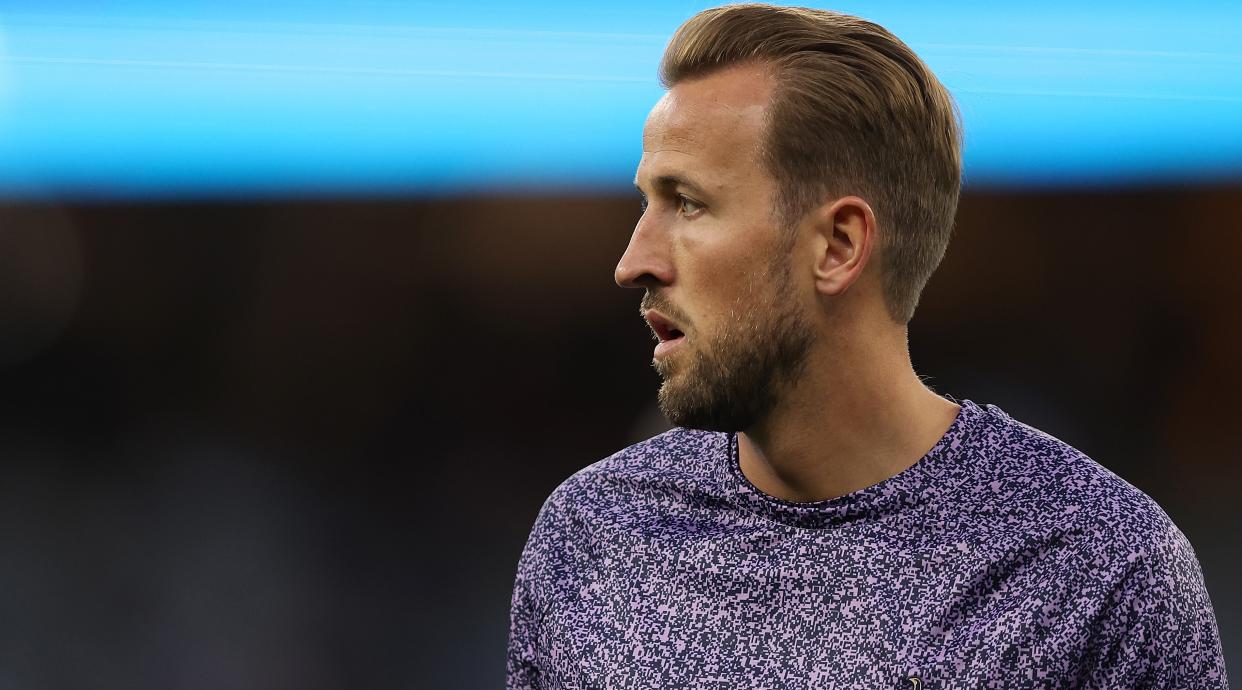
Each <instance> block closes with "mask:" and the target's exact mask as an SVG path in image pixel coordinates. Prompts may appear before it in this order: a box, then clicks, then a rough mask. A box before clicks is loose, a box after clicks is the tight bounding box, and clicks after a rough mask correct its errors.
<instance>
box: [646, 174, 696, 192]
mask: <svg viewBox="0 0 1242 690" xmlns="http://www.w3.org/2000/svg"><path fill="white" fill-rule="evenodd" d="M654 182H655V186H656V187H657V188H660V189H675V188H677V187H685V188H686V189H689V190H690V191H692V192H694V193H695V194H700V195H705V194H706V192H705V191H704V190H703V188H702V187H700V186H698V185H697V184H695V183H693V182H691V181H690V180H687V179H686V178H684V177H682V176H681V175H660V176H659V177H657V178H655V180H654ZM634 188H635V189H637V190H638V193H639V194H642V193H643V189H642V187H640V186H639V184H638V180H637V179H636V180H634Z"/></svg>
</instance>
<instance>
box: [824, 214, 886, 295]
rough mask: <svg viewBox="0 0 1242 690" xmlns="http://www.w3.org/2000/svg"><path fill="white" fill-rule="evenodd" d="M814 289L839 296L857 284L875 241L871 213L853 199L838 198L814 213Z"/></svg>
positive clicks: (873, 218) (874, 229)
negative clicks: (815, 250) (815, 249)
mask: <svg viewBox="0 0 1242 690" xmlns="http://www.w3.org/2000/svg"><path fill="white" fill-rule="evenodd" d="M811 222H813V223H815V225H816V227H815V231H816V246H817V249H818V250H819V251H818V252H817V256H816V264H815V287H816V289H818V290H819V292H820V293H822V294H825V295H834V296H835V295H840V294H842V293H844V292H845V291H846V290H848V289H849V288H850V286H851V285H853V284H854V283H855V282H857V281H858V279H859V277H860V276H861V275H862V271H863V268H865V267H866V265H867V263H868V260H869V259H870V257H871V251H872V249H873V248H874V245H875V240H876V222H875V214H874V213H873V212H872V211H871V206H870V205H868V204H867V202H866V201H864V200H862V199H861V198H859V197H856V196H847V197H841V198H840V199H837V200H835V201H833V202H832V203H831V204H827V205H825V206H824V207H823V208H821V209H818V210H816V211H815V212H814V213H813V215H812V216H811Z"/></svg>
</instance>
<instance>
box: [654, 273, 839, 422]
mask: <svg viewBox="0 0 1242 690" xmlns="http://www.w3.org/2000/svg"><path fill="white" fill-rule="evenodd" d="M783 263H784V262H780V261H774V262H773V264H772V265H770V266H769V267H768V269H767V270H766V271H765V272H764V273H763V274H761V275H759V276H752V279H751V280H750V281H749V283H748V288H747V290H746V291H745V292H744V296H743V297H742V298H740V299H739V300H738V302H737V303H736V304H735V305H734V306H733V309H732V310H731V311H730V315H729V320H728V321H727V322H725V323H724V325H723V326H721V327H720V329H719V330H718V331H717V332H716V333H714V334H711V336H709V337H703V336H701V335H699V334H697V333H696V334H695V335H696V336H698V337H696V338H695V340H696V341H698V342H687V343H686V345H690V346H691V347H692V348H693V349H692V350H690V351H686V352H682V353H679V354H680V357H668V358H665V359H663V360H657V361H656V362H655V363H654V367H655V370H656V372H657V373H658V374H659V375H660V377H661V378H663V379H664V382H663V384H662V385H661V386H660V393H659V396H658V402H659V406H660V411H661V412H662V413H664V416H665V417H667V418H668V420H669V421H670V422H671V423H673V424H674V425H676V426H680V427H686V428H690V429H702V430H704V431H725V432H736V431H742V430H745V429H749V428H751V427H753V426H754V425H755V424H757V423H758V422H760V421H762V420H763V419H765V418H766V417H767V416H768V414H769V413H770V412H771V411H772V409H773V408H774V407H775V406H776V404H777V402H779V400H780V395H781V393H782V392H783V391H785V390H787V389H789V388H791V387H793V386H795V385H796V384H797V382H798V379H799V378H800V377H801V376H802V374H803V372H804V370H805V368H806V360H807V356H808V354H809V352H810V349H811V345H812V344H813V343H814V342H815V329H814V327H813V325H812V324H811V322H810V319H809V318H807V316H806V315H805V314H803V313H802V312H801V311H799V309H798V303H797V300H796V299H795V297H794V290H793V286H792V282H791V280H790V277H789V276H790V271H789V270H788V267H786V266H784V265H778V264H783ZM643 305H644V307H645V308H646V307H656V308H660V309H662V310H668V309H669V308H670V307H671V306H672V305H669V304H668V303H667V302H664V301H663V300H661V299H659V297H658V296H653V295H652V294H651V293H648V294H647V296H646V297H644V299H643ZM672 313H674V314H675V313H676V311H675V310H673V311H672Z"/></svg>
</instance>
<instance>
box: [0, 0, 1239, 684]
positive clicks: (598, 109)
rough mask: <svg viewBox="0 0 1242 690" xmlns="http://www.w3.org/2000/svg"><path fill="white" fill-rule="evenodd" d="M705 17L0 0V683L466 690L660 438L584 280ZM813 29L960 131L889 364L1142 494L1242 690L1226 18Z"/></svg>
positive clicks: (1233, 176)
mask: <svg viewBox="0 0 1242 690" xmlns="http://www.w3.org/2000/svg"><path fill="white" fill-rule="evenodd" d="M706 6H708V3H702V2H664V3H655V2H647V1H637V2H632V3H628V4H626V5H625V6H619V5H603V4H600V5H598V6H591V5H584V4H578V3H568V2H544V3H534V4H530V5H517V4H512V3H501V2H495V1H487V2H473V3H468V4H464V5H453V4H449V3H422V2H413V3H399V2H395V1H381V0H374V1H371V2H358V3H329V2H324V1H320V0H283V1H278V2H268V3H242V2H237V1H226V0H219V1H217V2H158V3H157V2H153V1H147V2H137V1H131V2H115V3H108V4H107V6H106V7H103V6H100V4H99V3H89V2H57V1H55V0H50V1H45V2H39V3H35V2H17V1H14V0H0V471H2V473H3V474H2V475H0V477H2V478H0V515H3V519H0V617H2V618H3V620H4V625H3V626H2V627H0V629H2V630H3V632H0V690H3V689H4V688H35V687H38V688H51V687H109V688H113V687H163V688H187V689H188V688H213V689H225V690H227V689H232V688H238V689H241V688H298V689H300V690H308V689H313V688H340V687H359V688H371V687H374V688H390V687H391V688H398V687H402V688H408V687H426V688H482V687H498V686H500V685H501V684H502V682H503V664H504V647H505V640H506V635H507V625H508V601H509V594H510V587H511V584H512V576H513V572H514V568H515V566H516V562H517V557H518V555H519V553H520V551H521V548H522V545H523V542H524V540H525V537H526V534H527V531H528V529H529V527H530V524H531V522H532V521H533V519H534V516H535V513H536V512H537V510H538V509H539V506H540V504H541V502H542V501H543V499H544V497H546V496H547V494H548V493H549V492H550V491H551V490H552V489H553V488H554V487H555V486H556V485H557V484H558V483H559V482H560V481H561V480H562V479H564V478H565V477H566V476H568V475H569V474H571V473H572V472H573V471H575V470H576V469H578V468H580V467H582V466H585V465H587V464H589V463H591V462H594V461H595V460H598V459H600V458H602V457H605V456H606V455H608V454H610V453H611V452H613V451H615V450H617V449H619V448H621V447H623V446H624V445H626V444H628V443H630V442H632V441H635V440H638V439H640V438H644V437H646V436H647V435H650V434H651V433H654V432H655V431H658V430H660V429H661V428H662V422H661V420H660V418H659V415H658V413H656V412H655V410H654V394H655V389H656V386H657V384H658V379H657V377H656V376H655V374H654V373H653V372H651V371H650V369H649V367H648V365H647V362H648V361H649V359H650V340H649V336H648V335H647V333H646V330H645V327H644V326H643V324H642V323H641V322H640V320H639V318H638V316H637V302H638V298H639V294H638V293H636V292H630V291H624V290H621V289H619V288H616V287H615V286H614V285H613V284H612V279H611V276H612V268H613V266H614V264H615V262H616V260H617V258H618V257H619V256H620V253H621V251H622V250H623V249H624V246H625V243H626V241H627V239H628V234H629V231H630V230H631V228H632V226H633V223H634V221H635V220H636V219H637V216H638V203H637V199H636V198H635V195H634V193H633V192H632V189H631V185H630V180H631V179H632V174H633V168H634V166H635V165H636V163H637V160H638V155H639V150H640V142H639V136H640V132H641V127H642V121H643V118H644V117H645V114H646V111H647V109H648V108H649V107H650V105H651V104H652V103H653V102H654V101H655V100H656V99H657V98H658V97H659V94H660V87H659V85H658V84H657V83H656V80H655V65H656V62H657V60H658V57H659V54H660V51H661V49H662V47H663V45H664V42H665V41H666V40H667V38H668V36H669V35H670V34H671V32H672V31H673V30H674V29H675V28H676V26H677V25H678V24H679V23H680V22H681V21H683V20H684V19H685V18H687V17H688V16H690V15H691V14H693V13H694V12H695V11H697V10H699V9H702V8H703V7H706ZM833 9H840V10H844V11H848V12H852V13H857V14H860V15H862V16H865V17H868V18H871V19H874V20H877V21H879V22H881V23H882V24H885V25H886V26H888V27H889V28H891V29H893V30H894V31H895V32H896V33H897V34H898V35H899V36H901V37H903V38H904V39H905V40H906V41H907V42H908V43H910V44H911V45H912V46H913V47H914V48H915V49H916V50H917V51H919V52H920V53H921V54H922V55H923V56H924V58H925V59H926V60H927V61H928V63H929V64H930V65H931V66H932V68H933V69H934V70H936V72H937V73H938V74H939V75H940V77H941V79H942V80H943V81H944V82H945V84H946V85H947V86H948V87H949V88H950V90H951V91H953V92H954V94H955V96H956V97H957V98H958V100H959V105H960V107H961V111H962V115H963V120H964V123H965V127H966V133H967V139H966V145H967V158H966V161H967V162H966V178H967V184H966V191H965V195H964V198H963V200H962V207H961V212H960V216H959V222H958V230H957V235H956V238H955V240H954V243H953V245H952V246H951V247H950V250H949V255H948V257H947V259H946V261H945V263H944V265H943V267H942V268H941V270H940V272H939V273H938V274H937V277H936V278H934V279H933V281H932V283H931V285H930V287H929V289H928V292H927V293H926V296H925V297H924V301H923V305H922V307H921V310H920V312H919V315H918V316H917V317H916V319H915V321H914V323H913V325H912V330H911V343H912V351H913V355H914V359H915V364H916V368H918V370H919V371H920V373H922V374H925V375H927V376H929V377H930V382H931V384H932V385H933V387H935V388H936V389H937V390H939V391H941V392H945V393H950V394H952V395H954V396H955V397H958V398H971V399H973V400H976V401H978V402H986V403H996V404H998V405H1000V406H1001V407H1003V408H1005V409H1006V410H1007V411H1008V412H1009V413H1010V414H1012V415H1014V416H1015V417H1017V418H1019V419H1021V420H1023V421H1026V422H1028V423H1031V424H1033V425H1035V426H1038V427H1040V428H1043V429H1045V430H1047V431H1049V432H1050V433H1053V434H1055V435H1057V436H1059V437H1061V438H1063V439H1065V440H1066V441H1068V442H1070V443H1072V444H1074V445H1076V446H1078V447H1079V448H1081V449H1083V450H1084V451H1086V452H1087V453H1089V454H1090V455H1092V456H1093V457H1094V458H1095V459H1096V460H1098V461H1100V462H1101V463H1103V464H1104V465H1105V466H1107V467H1109V468H1111V469H1113V470H1114V471H1115V472H1117V473H1118V474H1120V475H1121V476H1122V477H1124V478H1125V479H1127V480H1128V481H1130V482H1131V483H1133V484H1135V485H1137V486H1138V487H1140V488H1142V489H1143V490H1144V491H1146V492H1147V493H1149V494H1150V495H1152V496H1153V497H1154V498H1156V499H1157V500H1158V501H1159V502H1160V503H1161V505H1162V506H1164V508H1165V509H1166V511H1167V512H1168V513H1169V514H1170V515H1171V516H1172V517H1173V518H1174V519H1175V520H1176V521H1177V523H1178V524H1179V525H1180V526H1181V528H1182V530H1183V531H1184V532H1185V533H1186V534H1187V536H1188V537H1189V538H1190V540H1191V542H1192V543H1193V544H1194V545H1195V547H1196V550H1197V553H1198V554H1199V558H1200V561H1201V563H1202V566H1203V570H1204V575H1205V577H1206V580H1207V584H1208V588H1209V591H1210V593H1211V595H1212V598H1213V602H1214V603H1215V606H1216V612H1217V618H1218V621H1219V623H1220V628H1221V633H1222V636H1223V639H1224V644H1225V651H1226V657H1227V659H1229V660H1230V662H1231V664H1232V666H1231V669H1230V670H1231V671H1232V673H1233V675H1234V677H1235V678H1237V677H1239V676H1242V667H1239V666H1238V659H1239V658H1242V657H1239V653H1240V651H1242V625H1240V624H1239V623H1238V622H1237V621H1238V620H1239V617H1240V614H1242V589H1240V588H1239V586H1238V583H1239V582H1242V560H1240V557H1239V555H1238V550H1239V545H1240V543H1239V538H1238V529H1239V527H1240V526H1242V525H1240V521H1239V519H1238V517H1237V515H1238V514H1237V507H1236V506H1237V503H1236V501H1237V499H1238V491H1239V488H1240V487H1242V482H1240V481H1239V480H1240V478H1242V469H1240V468H1239V461H1240V460H1242V441H1239V440H1238V438H1239V437H1238V417H1239V413H1240V412H1242V404H1240V403H1239V402H1238V395H1239V391H1242V364H1239V361H1238V353H1239V345H1238V343H1239V341H1240V340H1242V318H1240V316H1239V313H1240V310H1239V307H1238V305H1239V303H1242V281H1239V268H1238V267H1239V262H1240V261H1242V52H1240V48H1239V46H1240V45H1242V5H1239V4H1238V3H1236V2H1204V3H1197V4H1195V5H1192V6H1184V5H1177V6H1175V5H1173V4H1169V3H1159V4H1157V3H1147V2H1127V3H1122V2H1111V1H1110V2H1099V3H1090V4H1087V3H1077V2H1065V1H1062V0H1053V1H1052V2H1045V3H1040V4H1039V5H1038V6H1034V5H1032V6H1029V7H1023V8H1011V7H1006V6H1004V5H996V4H994V3H983V2H963V3H957V4H955V5H952V6H949V7H943V6H940V5H938V4H937V5H936V6H934V8H933V6H931V5H926V4H924V3H914V2H877V3H862V2H845V3H842V4H839V5H835V6H833Z"/></svg>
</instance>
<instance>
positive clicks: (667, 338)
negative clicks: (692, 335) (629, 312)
mask: <svg viewBox="0 0 1242 690" xmlns="http://www.w3.org/2000/svg"><path fill="white" fill-rule="evenodd" d="M643 319H644V320H645V321H646V322H647V325H648V326H650V327H651V332H652V333H654V334H655V337H656V340H658V341H659V342H657V343H656V346H655V352H654V357H655V358H656V359H659V358H661V357H663V356H665V355H667V354H668V353H669V352H671V351H672V350H674V349H675V348H677V347H678V346H679V345H681V344H682V343H684V342H685V341H686V332H685V331H684V330H682V329H681V328H679V327H678V325H677V324H676V323H675V322H674V321H673V320H672V319H670V318H668V317H667V316H665V315H664V314H661V313H660V312H658V311H656V310H655V309H648V310H647V311H645V312H643Z"/></svg>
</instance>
